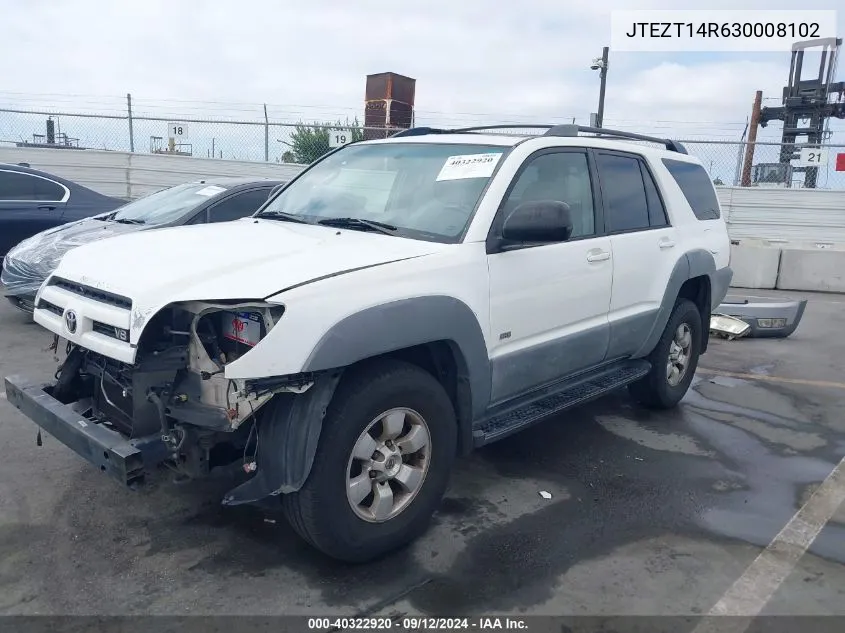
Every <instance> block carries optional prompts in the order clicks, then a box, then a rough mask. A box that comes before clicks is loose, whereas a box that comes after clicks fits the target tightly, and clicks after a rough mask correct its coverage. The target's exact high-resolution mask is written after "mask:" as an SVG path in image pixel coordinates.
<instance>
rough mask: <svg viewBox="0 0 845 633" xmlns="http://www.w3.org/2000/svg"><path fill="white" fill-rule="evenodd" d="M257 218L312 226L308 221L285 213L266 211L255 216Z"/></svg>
mask: <svg viewBox="0 0 845 633" xmlns="http://www.w3.org/2000/svg"><path fill="white" fill-rule="evenodd" d="M255 217H256V218H268V219H270V220H282V221H285V222H297V223H299V224H311V223H310V222H309V221H308V220H305V219H304V218H301V217H299V216H298V215H294V214H293V213H285V212H284V211H265V212H264V213H259V214H258V215H256V216H255Z"/></svg>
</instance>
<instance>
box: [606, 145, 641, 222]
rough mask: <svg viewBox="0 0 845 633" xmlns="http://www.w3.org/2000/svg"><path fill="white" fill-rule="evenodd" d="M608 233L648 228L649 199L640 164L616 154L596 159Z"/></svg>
mask: <svg viewBox="0 0 845 633" xmlns="http://www.w3.org/2000/svg"><path fill="white" fill-rule="evenodd" d="M596 164H597V166H598V171H599V178H600V179H601V191H602V197H603V199H604V211H605V221H606V223H607V231H608V233H619V232H624V231H636V230H638V229H647V228H649V226H650V225H651V224H650V222H649V213H648V199H647V196H646V189H645V185H644V184H643V176H642V173H641V172H640V161H639V160H638V159H636V158H633V157H628V156H618V155H615V154H598V156H597V157H596Z"/></svg>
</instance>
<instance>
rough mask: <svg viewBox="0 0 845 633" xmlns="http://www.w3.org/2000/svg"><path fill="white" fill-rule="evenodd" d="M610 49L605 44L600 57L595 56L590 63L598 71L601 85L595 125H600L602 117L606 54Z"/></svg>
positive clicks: (605, 83) (605, 79) (605, 82)
mask: <svg viewBox="0 0 845 633" xmlns="http://www.w3.org/2000/svg"><path fill="white" fill-rule="evenodd" d="M609 52H610V49H609V48H608V47H607V46H605V47H604V48H603V49H602V52H601V57H596V58H595V59H594V60H593V63H592V64H591V65H590V69H591V70H598V71H599V79H600V81H601V85H600V87H599V111H598V113H597V114H596V127H601V126H602V119H604V90H605V86H606V85H607V54H608V53H609Z"/></svg>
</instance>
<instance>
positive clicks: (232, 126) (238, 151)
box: [0, 108, 845, 190]
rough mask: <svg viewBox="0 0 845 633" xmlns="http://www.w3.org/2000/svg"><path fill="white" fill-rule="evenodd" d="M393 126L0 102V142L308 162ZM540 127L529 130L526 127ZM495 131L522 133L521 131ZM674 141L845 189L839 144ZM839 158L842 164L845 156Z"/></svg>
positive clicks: (737, 169) (747, 179)
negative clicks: (163, 114) (42, 108)
mask: <svg viewBox="0 0 845 633" xmlns="http://www.w3.org/2000/svg"><path fill="white" fill-rule="evenodd" d="M393 131H395V130H385V129H384V128H364V127H361V126H359V125H355V124H354V123H349V122H348V121H345V122H340V121H337V122H336V123H335V124H331V125H326V124H325V123H314V124H293V123H281V122H277V121H273V120H268V119H265V120H229V119H224V118H214V119H208V118H192V117H186V118H179V117H171V118H164V117H159V116H148V115H141V116H138V115H136V116H131V115H130V114H129V112H128V111H127V114H126V115H124V116H121V115H118V114H93V113H83V112H46V111H34V110H23V109H11V108H0V146H12V147H14V146H20V147H52V148H65V149H68V150H72V149H82V148H88V149H97V150H110V151H122V152H138V153H152V154H167V155H185V156H195V157H201V158H222V159H227V160H243V161H262V162H273V163H289V164H300V165H307V164H309V163H311V162H313V161H314V160H316V159H317V158H319V157H320V156H322V155H323V154H325V153H326V152H328V151H329V150H330V149H332V148H333V147H337V146H339V145H343V144H345V143H348V142H351V141H356V140H361V139H369V138H384V137H385V136H388V135H389V134H391V133H392V132H393ZM543 131H545V130H544V129H541V128H537V129H536V131H535V130H530V129H529V132H530V133H542V132H543ZM631 131H635V130H631ZM496 132H497V133H502V134H518V133H521V134H524V133H525V132H526V130H525V129H520V130H517V129H516V128H512V129H501V130H496ZM679 140H680V142H681V143H683V144H684V146H685V147H686V148H687V151H688V152H689V153H690V154H691V155H693V156H696V157H697V158H698V159H699V160H701V162H702V163H703V165H704V167H705V168H706V169H707V171H708V173H709V174H710V176H711V178H712V179H713V181H714V183H716V184H717V185H726V186H748V185H753V186H761V187H796V188H801V187H811V188H817V189H837V190H845V171H837V170H836V163H837V155H840V154H843V155H845V145H842V144H839V145H837V144H825V145H822V146H809V145H802V144H795V145H792V146H787V147H785V146H784V145H782V144H781V143H779V142H776V141H768V140H766V141H758V142H757V143H755V144H754V147H753V158H752V163H751V164H752V166H751V167H750V168H746V169H745V171H744V170H743V166H744V164H745V161H746V152H747V150H748V144H747V143H744V142H737V141H731V140H702V139H691V140H684V139H679ZM633 142H638V141H633ZM782 159H784V160H786V161H788V162H783V160H782ZM839 160H840V163H841V162H842V161H845V158H840V159H839ZM840 169H842V167H840Z"/></svg>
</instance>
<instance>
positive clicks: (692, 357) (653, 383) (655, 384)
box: [628, 299, 703, 409]
mask: <svg viewBox="0 0 845 633" xmlns="http://www.w3.org/2000/svg"><path fill="white" fill-rule="evenodd" d="M702 335H703V330H702V325H701V313H700V312H699V310H698V307H697V306H696V305H695V304H694V303H693V302H692V301H690V300H689V299H679V300H678V301H677V302H676V303H675V308H674V310H672V314H671V315H670V316H669V321H668V322H667V323H666V327H665V329H664V330H663V334H662V336H661V337H660V340H659V341H658V342H657V345H656V346H655V348H654V350H652V352H651V354H649V356H648V359H647V360H648V361H649V362H650V363H651V371H650V372H649V373H648V374H646V376H644V377H643V378H641V379H640V380H638V381H637V382H634V383H632V384H631V385H629V386H628V390H629V392H630V393H631V395H632V396H633V397H634V399H635V400H637V401H639V402H640V403H641V404H643V405H645V406H647V407H650V408H654V409H671V408H672V407H674V406H676V405H677V404H678V403H679V402H680V401H681V400H682V399H683V397H684V396H685V395H686V393H687V390H688V389H689V386H690V383H691V382H692V379H693V376H694V375H695V370H696V368H697V367H698V357H699V354H700V353H701V337H702Z"/></svg>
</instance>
